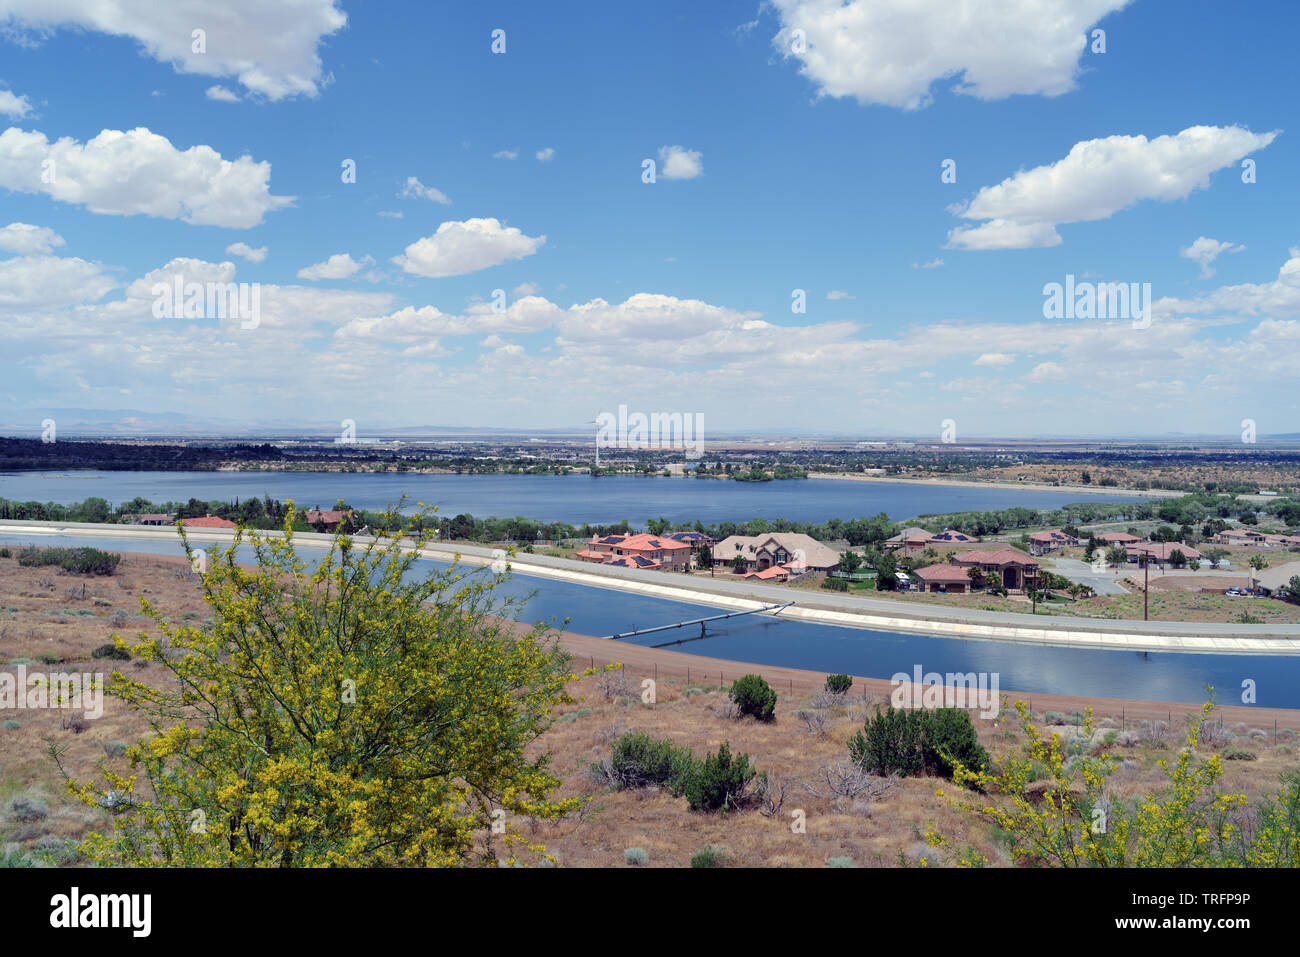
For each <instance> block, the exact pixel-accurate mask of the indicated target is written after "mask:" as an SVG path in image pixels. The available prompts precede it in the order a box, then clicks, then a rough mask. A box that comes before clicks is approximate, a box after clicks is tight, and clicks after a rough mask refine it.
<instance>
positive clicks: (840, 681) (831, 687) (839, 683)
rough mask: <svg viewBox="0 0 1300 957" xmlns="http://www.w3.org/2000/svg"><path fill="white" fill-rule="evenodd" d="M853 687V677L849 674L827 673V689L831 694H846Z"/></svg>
mask: <svg viewBox="0 0 1300 957" xmlns="http://www.w3.org/2000/svg"><path fill="white" fill-rule="evenodd" d="M852 687H853V679H852V678H850V677H849V676H848V675H827V676H826V690H827V691H829V692H830V693H831V694H844V692H846V691H848V690H849V689H850V688H852Z"/></svg>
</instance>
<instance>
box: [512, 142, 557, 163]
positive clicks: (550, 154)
mask: <svg viewBox="0 0 1300 957" xmlns="http://www.w3.org/2000/svg"><path fill="white" fill-rule="evenodd" d="M511 159H514V157H513V156H512V157H511ZM553 159H555V148H554V147H551V146H547V147H545V148H544V149H540V150H538V151H537V160H538V162H540V163H549V162H550V161H551V160H553Z"/></svg>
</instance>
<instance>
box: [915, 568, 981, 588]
mask: <svg viewBox="0 0 1300 957" xmlns="http://www.w3.org/2000/svg"><path fill="white" fill-rule="evenodd" d="M912 574H913V575H915V576H916V577H917V578H919V579H921V581H924V582H936V583H938V584H944V583H945V582H966V583H967V584H969V583H970V574H969V573H968V572H967V571H966V569H965V568H963V567H962V566H961V565H926V566H925V567H924V568H918V569H916V570H915V571H914V572H912Z"/></svg>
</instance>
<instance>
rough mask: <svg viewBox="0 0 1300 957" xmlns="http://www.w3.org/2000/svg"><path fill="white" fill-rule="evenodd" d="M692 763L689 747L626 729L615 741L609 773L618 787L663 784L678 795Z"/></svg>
mask: <svg viewBox="0 0 1300 957" xmlns="http://www.w3.org/2000/svg"><path fill="white" fill-rule="evenodd" d="M695 763H696V762H695V758H694V756H693V755H692V754H691V749H690V748H679V747H677V746H676V745H675V744H673V743H672V742H671V741H668V740H666V739H664V738H652V737H650V735H648V734H643V733H640V732H636V731H629V732H627V733H626V734H624V735H623V736H622V737H621V738H619V739H618V740H617V741H615V742H614V753H613V756H612V757H611V758H610V770H609V776H610V777H611V778H612V779H613V782H614V785H615V787H617V788H618V789H619V790H625V789H628V788H643V787H651V786H663V787H667V788H668V790H669V791H670V792H671V793H672V794H674V795H677V794H680V793H681V792H682V788H683V787H684V786H685V782H686V778H688V777H689V776H690V774H691V772H692V771H693V770H694V764H695ZM597 767H599V766H597Z"/></svg>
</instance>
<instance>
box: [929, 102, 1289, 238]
mask: <svg viewBox="0 0 1300 957" xmlns="http://www.w3.org/2000/svg"><path fill="white" fill-rule="evenodd" d="M1277 136H1278V131H1274V132H1271V133H1252V132H1251V131H1250V130H1247V129H1243V128H1241V127H1239V126H1228V127H1219V126H1193V127H1189V128H1188V129H1185V130H1183V131H1182V132H1181V133H1178V134H1176V135H1174V136H1168V135H1166V136H1157V137H1156V138H1155V139H1150V140H1149V139H1147V138H1146V137H1145V136H1107V137H1104V138H1101V139H1094V140H1084V141H1082V142H1079V143H1076V144H1074V146H1073V147H1072V148H1071V149H1070V152H1069V154H1068V155H1067V156H1066V157H1065V158H1064V159H1061V160H1058V161H1057V162H1055V163H1050V164H1047V165H1045V166H1037V167H1035V168H1034V169H1031V170H1022V171H1020V172H1018V173H1016V174H1015V175H1014V176H1009V177H1007V178H1006V179H1004V180H1003V181H1002V182H1001V183H999V184H998V185H996V186H985V187H983V188H982V189H980V190H979V192H978V193H976V194H975V198H974V199H972V200H971V201H970V202H969V203H967V204H965V205H964V206H958V207H957V208H956V209H955V210H954V212H955V213H956V214H957V215H959V216H962V217H964V218H966V219H972V220H986V222H983V223H981V224H980V225H978V226H970V227H957V228H955V229H952V230H950V231H949V233H948V243H949V245H950V246H954V247H958V248H965V249H1030V248H1038V247H1044V246H1055V245H1059V244H1060V242H1061V237H1060V234H1059V233H1057V231H1056V227H1057V226H1058V225H1060V224H1061V223H1083V222H1092V221H1095V220H1099V219H1107V218H1109V217H1110V216H1113V215H1114V214H1115V213H1117V212H1119V211H1120V210H1122V209H1125V208H1127V207H1129V206H1132V205H1134V204H1135V203H1139V202H1141V201H1142V200H1148V199H1150V200H1159V201H1161V202H1171V201H1173V200H1177V199H1186V198H1187V197H1188V196H1190V195H1191V194H1192V193H1193V192H1194V191H1196V190H1198V189H1206V188H1208V187H1209V185H1210V174H1212V173H1214V172H1216V171H1217V170H1221V169H1224V168H1225V167H1228V166H1233V165H1235V164H1236V163H1237V161H1238V160H1240V159H1241V158H1242V157H1243V156H1246V155H1247V154H1248V153H1253V152H1255V151H1256V150H1260V149H1263V148H1264V147H1266V146H1268V145H1269V144H1270V143H1272V142H1273V140H1274V139H1276V138H1277Z"/></svg>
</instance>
